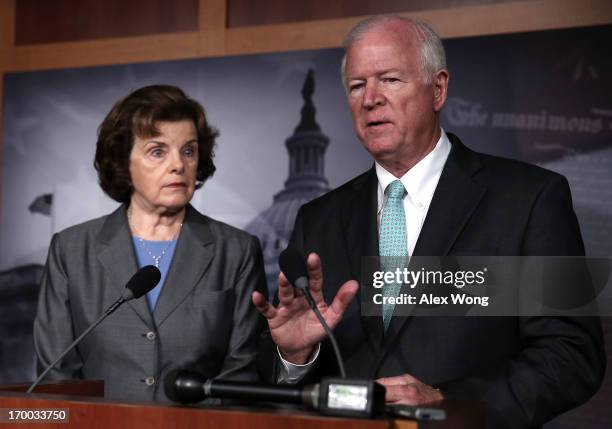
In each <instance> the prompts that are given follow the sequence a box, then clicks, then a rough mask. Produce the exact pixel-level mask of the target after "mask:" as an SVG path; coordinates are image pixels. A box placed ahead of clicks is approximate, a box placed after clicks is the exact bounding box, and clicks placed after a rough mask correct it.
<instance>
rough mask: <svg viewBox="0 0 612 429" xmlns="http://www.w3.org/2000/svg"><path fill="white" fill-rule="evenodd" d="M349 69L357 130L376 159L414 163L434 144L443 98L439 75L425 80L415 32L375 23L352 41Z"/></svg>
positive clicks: (348, 85)
mask: <svg viewBox="0 0 612 429" xmlns="http://www.w3.org/2000/svg"><path fill="white" fill-rule="evenodd" d="M406 33H408V34H406ZM345 72H346V85H347V91H348V103H349V108H350V109H351V113H352V116H353V125H354V127H355V131H356V133H357V136H358V137H359V139H360V140H361V142H362V144H363V145H364V147H365V148H366V150H367V151H368V152H369V153H370V154H371V155H372V156H373V157H374V158H375V159H376V160H378V161H379V162H380V163H381V164H383V165H389V164H390V163H397V162H400V161H401V162H404V163H409V162H411V160H412V159H415V158H419V156H420V157H422V156H424V155H423V154H424V153H427V152H428V151H429V150H431V149H432V148H433V147H434V146H435V143H436V141H437V136H438V134H437V133H438V129H439V124H438V119H437V112H438V111H439V110H440V109H441V107H442V104H443V103H444V100H442V101H441V102H440V91H439V90H440V88H439V87H438V86H439V85H438V83H439V82H438V79H437V78H436V77H434V76H432V83H429V84H427V83H425V82H424V81H423V76H422V68H421V53H420V50H419V45H418V41H417V40H416V39H415V37H414V36H413V35H412V32H410V31H408V32H406V31H405V29H403V28H402V29H400V30H398V29H397V28H394V27H393V25H387V26H380V27H375V28H373V29H370V30H369V31H367V32H366V33H365V34H364V35H362V36H361V37H360V38H359V39H358V40H356V41H355V42H354V43H353V44H352V45H351V46H350V47H349V49H348V51H347V53H346V69H345ZM444 76H446V77H447V76H448V75H446V74H445V75H444ZM444 76H443V77H444ZM443 84H444V85H445V84H446V80H444V82H443ZM442 89H443V90H444V94H443V95H444V98H445V96H446V88H445V87H444V88H442ZM436 96H437V98H436ZM434 138H435V140H434V141H432V140H433V139H434ZM417 160H418V159H417Z"/></svg>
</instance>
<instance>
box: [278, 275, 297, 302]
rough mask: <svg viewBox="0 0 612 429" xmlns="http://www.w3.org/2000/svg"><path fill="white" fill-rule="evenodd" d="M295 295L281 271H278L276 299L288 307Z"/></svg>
mask: <svg viewBox="0 0 612 429" xmlns="http://www.w3.org/2000/svg"><path fill="white" fill-rule="evenodd" d="M294 297H295V292H294V291H293V286H291V283H289V280H287V277H285V275H284V274H283V273H280V274H279V276H278V300H279V301H280V303H281V305H283V306H285V307H288V306H290V305H291V303H292V302H293V298H294Z"/></svg>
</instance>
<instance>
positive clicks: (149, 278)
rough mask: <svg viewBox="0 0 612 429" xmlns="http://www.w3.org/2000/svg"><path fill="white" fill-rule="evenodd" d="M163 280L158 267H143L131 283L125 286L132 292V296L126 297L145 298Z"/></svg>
mask: <svg viewBox="0 0 612 429" xmlns="http://www.w3.org/2000/svg"><path fill="white" fill-rule="evenodd" d="M160 279H161V273H160V272H159V269H158V268H157V267H154V266H153V265H147V266H145V267H142V268H141V269H139V270H138V271H136V274H134V275H133V276H132V278H131V279H130V281H128V282H127V284H126V285H125V287H126V289H129V290H130V292H131V294H130V295H131V296H128V297H126V299H138V298H140V297H141V296H143V295H144V294H145V293H147V292H149V291H150V290H151V289H153V288H154V287H155V286H157V283H159V280H160Z"/></svg>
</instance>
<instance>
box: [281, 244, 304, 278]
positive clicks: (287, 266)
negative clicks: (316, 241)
mask: <svg viewBox="0 0 612 429" xmlns="http://www.w3.org/2000/svg"><path fill="white" fill-rule="evenodd" d="M278 265H279V266H280V269H281V271H282V272H283V273H284V274H285V276H286V277H287V280H289V283H291V284H295V281H296V280H297V279H299V278H300V277H308V272H307V270H306V258H305V257H304V255H302V253H301V252H299V251H297V250H296V249H294V248H293V247H287V248H286V249H285V250H283V251H282V253H281V254H280V257H279V258H278Z"/></svg>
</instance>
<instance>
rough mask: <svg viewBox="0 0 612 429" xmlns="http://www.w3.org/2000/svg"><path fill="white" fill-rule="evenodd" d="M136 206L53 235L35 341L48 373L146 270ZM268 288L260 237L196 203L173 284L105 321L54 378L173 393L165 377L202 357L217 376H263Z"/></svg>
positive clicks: (156, 396)
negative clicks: (260, 301)
mask: <svg viewBox="0 0 612 429" xmlns="http://www.w3.org/2000/svg"><path fill="white" fill-rule="evenodd" d="M137 269H138V267H137V263H136V256H135V253H134V248H133V243H132V238H131V235H130V231H129V228H128V223H127V217H126V208H125V206H121V207H120V208H118V209H117V210H116V211H115V212H113V213H112V214H110V215H108V216H104V217H101V218H98V219H94V220H91V221H89V222H86V223H83V224H80V225H77V226H73V227H71V228H68V229H66V230H64V231H62V232H60V233H58V234H55V235H54V236H53V239H52V241H51V246H50V249H49V257H48V260H47V265H46V269H45V274H44V277H43V280H42V287H41V292H40V297H39V303H38V313H37V316H36V320H35V322H34V342H35V348H36V353H37V356H38V368H39V371H41V369H42V368H44V367H46V366H47V365H48V364H49V363H50V362H52V361H53V360H54V359H55V358H56V357H57V356H58V355H59V353H61V351H62V350H63V349H64V348H65V347H66V346H67V345H68V344H70V342H72V341H73V340H74V338H76V336H78V335H79V334H80V333H81V332H83V331H84V330H85V329H86V328H87V326H88V325H89V324H90V323H91V322H93V321H94V320H95V319H96V318H97V317H98V316H99V315H100V314H102V312H103V311H104V310H105V309H106V308H107V307H108V306H109V305H111V304H112V303H113V302H114V301H115V300H116V299H117V298H118V297H119V296H120V295H121V293H122V292H123V288H124V286H125V284H126V282H127V281H128V280H129V279H130V277H131V276H132V275H133V274H134V273H135V272H136V271H137ZM254 290H259V291H263V293H267V292H266V280H265V274H264V269H263V262H262V256H261V249H260V246H259V242H258V240H257V239H256V238H255V237H253V236H251V235H249V234H247V233H246V232H244V231H241V230H238V229H236V228H233V227H231V226H229V225H226V224H224V223H221V222H218V221H215V220H213V219H211V218H209V217H207V216H204V215H202V214H200V213H198V212H197V211H196V210H195V209H193V208H192V207H191V206H188V208H187V213H186V215H185V220H184V222H183V228H182V231H181V233H180V236H179V239H178V243H177V246H176V250H175V253H174V257H173V260H172V264H171V266H170V271H169V272H168V276H167V278H166V283H165V285H164V287H163V289H162V292H161V294H160V296H159V299H158V301H157V305H156V307H155V310H154V311H153V312H151V311H150V310H149V307H148V305H147V301H146V297H141V298H139V299H138V300H134V301H130V302H128V303H127V304H124V305H123V306H122V307H120V308H119V309H118V310H117V311H116V312H115V313H113V314H112V315H111V316H110V317H108V318H107V319H106V320H105V321H104V322H102V323H101V324H100V325H99V326H98V327H97V328H96V329H94V331H93V332H91V333H90V334H89V336H88V337H86V338H85V339H84V341H83V342H81V343H80V345H79V346H78V347H77V349H76V350H75V351H74V352H72V353H71V354H69V355H68V356H66V358H65V359H64V361H63V362H62V363H61V364H60V365H59V366H58V367H57V368H56V369H54V370H53V371H52V372H51V373H50V375H49V376H48V377H49V378H50V379H69V378H84V379H103V380H104V382H105V396H106V397H107V398H113V399H121V400H139V401H142V400H144V401H148V400H161V401H167V400H168V399H167V398H166V396H165V394H164V391H163V390H164V389H163V379H164V377H165V376H166V374H168V372H170V371H171V370H173V369H175V368H177V367H180V366H184V365H190V364H194V363H196V364H197V365H199V366H200V367H202V368H205V369H206V371H207V372H208V373H209V374H212V375H216V376H218V377H219V378H224V379H233V380H255V379H256V378H257V375H256V374H257V372H256V366H255V353H256V343H257V339H258V337H259V334H260V332H261V329H262V328H263V325H264V321H263V319H262V318H261V316H259V314H258V312H257V310H256V309H255V307H254V306H253V305H252V304H251V293H252V292H253V291H254Z"/></svg>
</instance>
